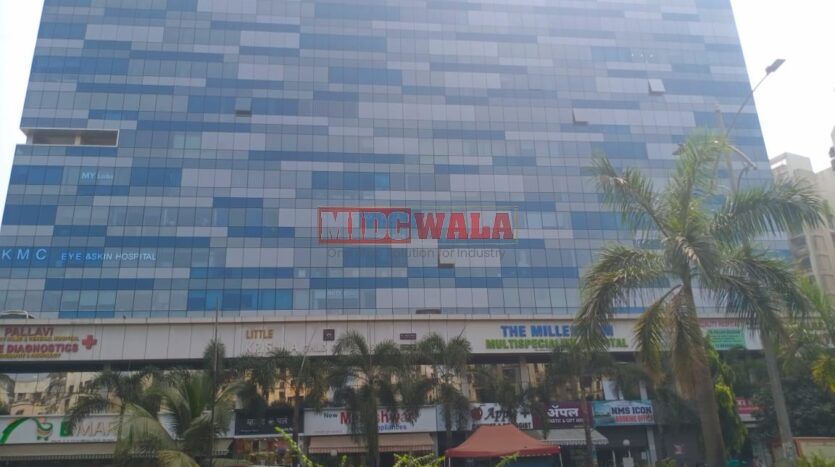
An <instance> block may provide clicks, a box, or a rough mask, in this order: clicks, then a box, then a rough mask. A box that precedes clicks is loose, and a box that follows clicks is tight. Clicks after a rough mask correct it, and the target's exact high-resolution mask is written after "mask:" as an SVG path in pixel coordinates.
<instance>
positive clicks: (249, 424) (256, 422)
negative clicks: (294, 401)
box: [235, 408, 293, 436]
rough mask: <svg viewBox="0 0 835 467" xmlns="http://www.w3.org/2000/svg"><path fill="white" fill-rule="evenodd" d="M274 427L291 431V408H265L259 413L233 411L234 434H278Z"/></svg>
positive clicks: (287, 431)
mask: <svg viewBox="0 0 835 467" xmlns="http://www.w3.org/2000/svg"><path fill="white" fill-rule="evenodd" d="M276 428H280V429H281V430H283V431H284V432H286V433H292V432H293V409H291V408H281V409H273V408H270V409H266V410H264V411H263V412H261V413H252V412H245V411H242V410H239V411H236V412H235V436H255V435H261V436H279V433H278V431H277V430H276Z"/></svg>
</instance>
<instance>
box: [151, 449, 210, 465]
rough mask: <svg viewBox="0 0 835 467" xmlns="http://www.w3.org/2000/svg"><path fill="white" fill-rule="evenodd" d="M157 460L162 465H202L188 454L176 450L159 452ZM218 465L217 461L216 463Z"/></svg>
mask: <svg viewBox="0 0 835 467" xmlns="http://www.w3.org/2000/svg"><path fill="white" fill-rule="evenodd" d="M157 460H158V461H159V463H160V466H162V467H200V464H198V463H197V461H195V460H194V459H192V458H191V456H189V455H188V454H186V453H184V452H181V451H175V450H171V451H169V450H162V451H159V452H158V453H157ZM215 465H217V463H215Z"/></svg>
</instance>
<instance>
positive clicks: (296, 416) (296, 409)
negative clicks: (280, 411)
mask: <svg viewBox="0 0 835 467" xmlns="http://www.w3.org/2000/svg"><path fill="white" fill-rule="evenodd" d="M301 405H302V396H300V395H299V393H298V392H296V393H295V394H294V395H293V442H295V443H296V444H299V426H300V423H299V421H300V419H301Z"/></svg>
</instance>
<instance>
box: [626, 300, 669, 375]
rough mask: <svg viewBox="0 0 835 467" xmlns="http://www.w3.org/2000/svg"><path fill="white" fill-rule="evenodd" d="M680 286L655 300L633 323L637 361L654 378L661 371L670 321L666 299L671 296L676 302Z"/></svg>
mask: <svg viewBox="0 0 835 467" xmlns="http://www.w3.org/2000/svg"><path fill="white" fill-rule="evenodd" d="M680 288H681V286H675V287H673V288H672V289H670V290H668V291H667V292H666V293H665V294H664V295H662V296H661V297H659V298H658V299H657V300H655V301H654V302H653V303H652V304H650V306H649V307H647V309H646V310H644V312H643V313H641V315H640V316H639V317H638V320H637V322H636V323H635V329H634V339H635V350H636V352H637V356H638V361H639V362H640V363H641V364H642V365H643V366H644V368H646V370H647V372H648V373H649V374H650V375H652V376H653V379H656V380H657V379H658V375H660V373H661V355H662V353H663V352H664V351H665V350H666V348H667V344H668V342H667V331H668V329H669V324H670V321H669V315H668V313H667V311H668V310H669V307H668V304H667V300H668V299H670V297H671V296H672V297H673V301H674V302H676V303H677V302H678V301H679V300H680V299H677V298H676V297H675V294H676V293H678V292H679V290H680Z"/></svg>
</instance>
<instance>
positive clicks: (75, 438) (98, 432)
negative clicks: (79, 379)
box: [0, 415, 118, 446]
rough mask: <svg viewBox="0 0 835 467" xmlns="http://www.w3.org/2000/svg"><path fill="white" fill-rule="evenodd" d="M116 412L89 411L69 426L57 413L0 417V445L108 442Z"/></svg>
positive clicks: (110, 440) (112, 440) (112, 432)
mask: <svg viewBox="0 0 835 467" xmlns="http://www.w3.org/2000/svg"><path fill="white" fill-rule="evenodd" d="M117 425H118V418H117V417H116V416H115V415H90V416H89V417H86V418H84V419H83V420H81V421H80V422H79V423H78V424H76V426H75V427H74V428H73V429H72V430H70V428H69V425H68V424H67V421H66V419H65V418H64V417H63V416H60V415H45V416H19V415H18V416H2V417H0V446H2V445H6V444H39V443H108V442H115V441H116V427H117Z"/></svg>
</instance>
